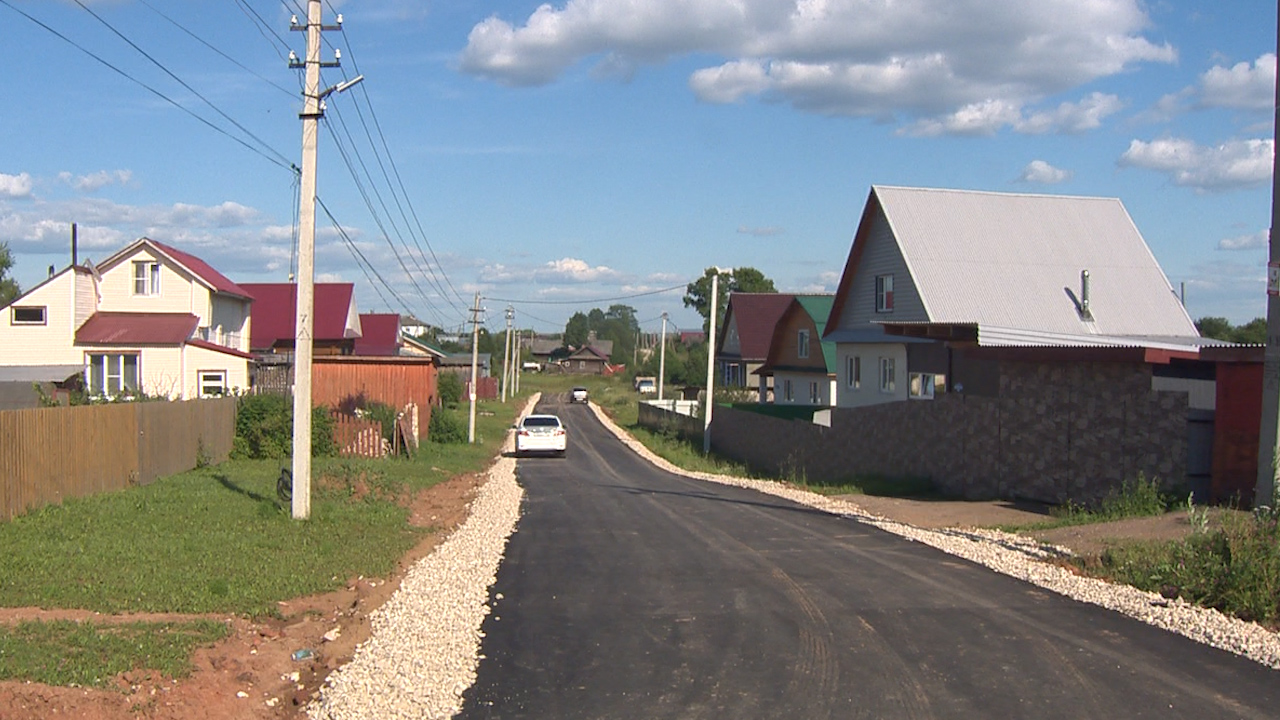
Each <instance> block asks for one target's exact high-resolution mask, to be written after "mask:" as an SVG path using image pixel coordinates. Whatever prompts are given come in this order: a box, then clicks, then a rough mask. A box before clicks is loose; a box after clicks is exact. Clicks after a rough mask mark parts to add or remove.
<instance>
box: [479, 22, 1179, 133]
mask: <svg viewBox="0 0 1280 720" xmlns="http://www.w3.org/2000/svg"><path fill="white" fill-rule="evenodd" d="M1148 26H1149V19H1148V17H1147V14H1146V12H1145V11H1144V9H1143V5H1142V3H1140V2H1139V0H1093V2H1089V3H1080V2H1078V1H1077V0H1040V1H1039V2H1034V3H1029V2H1025V0H902V1H900V2H893V3H868V2H863V1H860V0H789V1H784V0H646V2H634V1H633V0H564V2H563V3H562V4H561V5H559V6H555V5H552V4H543V5H541V6H539V7H538V9H537V10H535V11H534V12H533V13H532V14H531V15H530V16H529V17H528V18H527V20H525V21H524V23H523V24H520V23H518V22H517V23H514V24H513V23H512V22H509V21H508V20H504V19H502V18H500V17H498V16H496V15H495V16H492V17H490V18H488V19H487V20H485V21H483V22H481V23H479V24H478V25H476V26H475V27H474V28H473V29H472V30H471V34H470V36H469V38H468V42H467V46H466V48H465V49H464V50H463V52H462V54H461V56H460V58H459V67H460V68H461V69H462V70H463V71H464V72H468V73H471V74H474V75H478V76H481V77H485V78H488V79H491V80H493V81H495V82H499V83H502V84H505V85H510V86H531V85H543V84H547V83H551V82H554V81H555V80H556V79H557V78H559V77H560V76H561V75H562V74H563V73H565V72H566V71H567V70H569V69H570V68H571V67H573V66H574V65H576V64H578V63H579V62H582V61H583V60H588V59H592V60H593V61H595V62H598V63H605V64H608V65H609V66H611V67H612V66H616V67H635V66H642V65H645V64H656V63H661V62H665V61H666V60H668V59H670V58H673V57H680V56H691V55H692V56H704V55H711V56H719V57H722V58H724V61H723V62H719V63H716V62H714V61H713V63H712V64H709V65H707V66H705V67H702V68H700V69H698V70H696V71H695V72H693V74H692V75H691V77H690V78H689V85H690V87H691V89H692V90H693V92H694V93H695V95H696V96H697V97H698V98H699V99H701V100H703V101H706V102H714V103H728V102H739V101H742V100H744V99H747V98H751V97H759V98H762V99H765V100H768V101H775V102H786V103H790V104H791V105H793V106H795V107H797V108H799V109H802V110H806V111H810V112H815V113H821V114H827V115H848V116H859V117H872V118H877V119H891V118H896V117H898V116H908V117H911V116H914V117H938V118H946V119H944V120H937V121H935V122H936V123H939V125H938V126H936V127H935V126H930V127H931V128H932V130H931V131H936V132H945V131H948V130H947V128H948V127H954V128H956V131H958V132H969V133H983V132H990V131H991V130H990V128H991V127H992V123H994V122H997V121H1003V122H1005V123H1006V124H1010V123H1011V122H1014V121H1017V120H1021V119H1022V118H1021V116H1020V115H1019V116H1017V117H1016V118H1015V117H1014V115H1013V114H1012V111H1018V112H1020V110H1021V108H1022V107H1024V106H1027V105H1030V104H1032V103H1034V102H1037V101H1038V100H1040V99H1041V98H1044V97H1048V96H1051V95H1054V94H1059V93H1062V92H1064V91H1067V90H1070V89H1071V88H1075V87H1079V86H1080V85H1082V84H1085V83H1087V82H1090V81H1093V80H1096V79H1098V78H1102V77H1107V76H1110V75H1114V74H1116V73H1119V72H1122V71H1124V70H1126V69H1128V68H1131V67H1132V66H1133V65H1134V64H1136V63H1141V62H1172V61H1173V60H1175V59H1176V53H1175V52H1174V50H1173V48H1172V47H1171V46H1170V45H1168V44H1158V43H1155V42H1152V41H1150V40H1148V39H1147V38H1146V37H1144V36H1143V32H1144V31H1145V30H1146V29H1147V27H1148ZM1107 108H1108V106H1107V105H1105V104H1104V105H1102V106H1095V107H1093V108H1092V110H1093V113H1092V114H1090V113H1089V112H1087V110H1088V108H1084V107H1082V108H1080V109H1079V111H1077V112H1074V113H1067V114H1066V116H1062V117H1059V115H1060V113H1061V109H1060V110H1059V111H1051V112H1049V113H1046V114H1045V116H1044V117H1041V116H1040V115H1039V114H1033V115H1032V116H1031V117H1030V118H1027V119H1026V121H1025V122H1027V123H1030V124H1031V127H1045V128H1048V129H1065V130H1067V131H1079V130H1081V129H1088V128H1090V127H1094V126H1096V125H1094V124H1093V123H1096V122H1097V120H1099V119H1100V118H1101V117H1103V116H1105V114H1106V112H1105V111H1107ZM997 127H998V125H997ZM1027 131H1031V130H1027ZM1042 131H1046V132H1047V131H1048V130H1047V129H1046V130H1042Z"/></svg>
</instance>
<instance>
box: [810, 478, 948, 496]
mask: <svg viewBox="0 0 1280 720" xmlns="http://www.w3.org/2000/svg"><path fill="white" fill-rule="evenodd" d="M796 484H798V485H800V486H801V487H802V488H804V489H805V490H808V491H810V492H815V493H818V494H819V495H873V496H877V497H896V498H929V499H941V498H943V497H944V496H943V495H942V494H941V493H939V492H938V489H937V488H936V487H934V484H933V481H932V480H930V479H929V478H921V477H900V478H899V477H887V476H883V475H866V476H858V477H852V478H846V479H841V480H835V481H832V482H822V481H814V480H805V481H804V482H799V483H796Z"/></svg>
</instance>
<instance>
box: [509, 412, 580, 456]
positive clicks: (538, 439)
mask: <svg viewBox="0 0 1280 720" xmlns="http://www.w3.org/2000/svg"><path fill="white" fill-rule="evenodd" d="M568 449H569V434H568V432H567V431H566V430H565V427H564V424H563V423H561V422H560V418H559V417H557V416H555V415H526V416H525V417H524V419H523V420H521V421H520V423H519V424H518V425H516V455H528V454H530V453H550V454H554V455H558V456H559V457H564V455H565V452H566V451H567V450H568Z"/></svg>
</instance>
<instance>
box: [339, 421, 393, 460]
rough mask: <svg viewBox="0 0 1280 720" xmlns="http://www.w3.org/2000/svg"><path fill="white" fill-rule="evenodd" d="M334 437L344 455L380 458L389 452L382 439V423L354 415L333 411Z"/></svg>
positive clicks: (340, 452) (340, 453)
mask: <svg viewBox="0 0 1280 720" xmlns="http://www.w3.org/2000/svg"><path fill="white" fill-rule="evenodd" d="M330 417H332V418H333V439H334V442H336V443H337V445H338V455H340V456H342V457H367V458H380V457H384V456H386V454H387V448H386V444H385V443H383V441H382V423H380V422H378V421H376V420H366V419H364V418H358V417H355V416H353V415H343V414H341V413H331V414H330Z"/></svg>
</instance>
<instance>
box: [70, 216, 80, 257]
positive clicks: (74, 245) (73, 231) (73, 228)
mask: <svg viewBox="0 0 1280 720" xmlns="http://www.w3.org/2000/svg"><path fill="white" fill-rule="evenodd" d="M77 242H78V232H77V228H76V224H75V223H71V266H72V267H75V266H76V265H79V264H80V258H79V250H78V248H77Z"/></svg>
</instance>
